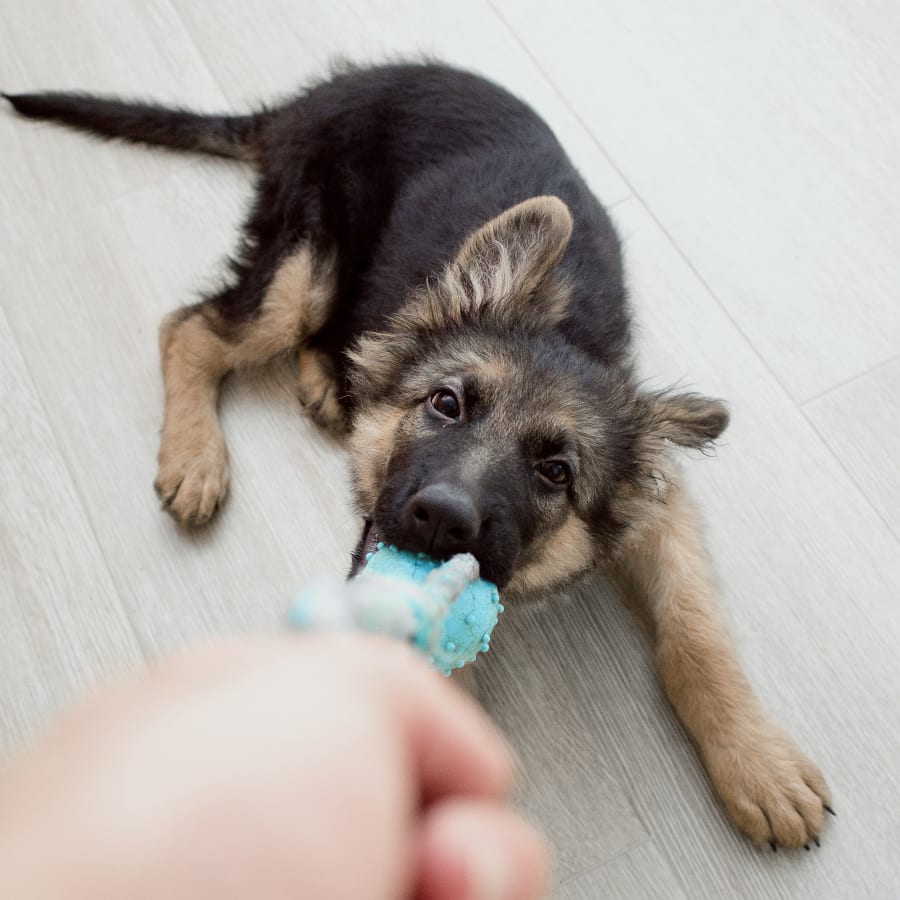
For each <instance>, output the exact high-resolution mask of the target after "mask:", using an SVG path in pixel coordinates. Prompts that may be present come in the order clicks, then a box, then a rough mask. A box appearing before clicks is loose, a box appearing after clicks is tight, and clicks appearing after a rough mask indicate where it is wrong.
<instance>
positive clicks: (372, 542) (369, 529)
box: [347, 518, 381, 578]
mask: <svg viewBox="0 0 900 900" xmlns="http://www.w3.org/2000/svg"><path fill="white" fill-rule="evenodd" d="M380 541H381V534H380V532H379V531H378V528H377V527H376V526H375V520H374V519H372V518H366V519H365V520H364V521H363V530H362V534H361V535H360V537H359V542H358V543H357V545H356V549H355V550H354V551H353V553H352V554H351V557H350V574H349V575H348V576H347V577H348V578H353V577H355V576H356V575H359V573H360V572H361V571H362V570H363V569H364V568H365V567H366V559H367V557H368V556H369V554H370V553H374V552H375V551H376V550H377V549H378V544H379V543H380Z"/></svg>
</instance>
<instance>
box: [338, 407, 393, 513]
mask: <svg viewBox="0 0 900 900" xmlns="http://www.w3.org/2000/svg"><path fill="white" fill-rule="evenodd" d="M403 415H404V411H403V410H402V409H398V408H397V407H396V406H392V405H391V404H389V403H379V404H377V405H376V406H374V407H370V408H368V409H366V410H363V411H362V412H361V413H359V414H358V415H357V417H356V419H355V420H354V422H353V430H352V431H351V433H350V438H349V442H348V449H349V451H350V459H351V461H352V464H353V472H354V480H355V487H356V497H357V504H358V506H359V507H360V511H361V512H362V513H365V514H371V513H372V511H373V510H374V509H375V504H376V502H377V500H378V495H379V493H380V492H381V488H382V486H383V484H384V480H385V477H386V476H387V468H388V462H389V461H390V458H391V452H392V450H393V448H394V441H395V438H396V435H397V430H398V429H399V427H400V421H401V419H402V418H403Z"/></svg>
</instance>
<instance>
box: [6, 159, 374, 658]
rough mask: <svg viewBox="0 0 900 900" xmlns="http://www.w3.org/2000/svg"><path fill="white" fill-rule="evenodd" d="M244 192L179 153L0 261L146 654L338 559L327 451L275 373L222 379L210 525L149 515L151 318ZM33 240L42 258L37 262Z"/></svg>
mask: <svg viewBox="0 0 900 900" xmlns="http://www.w3.org/2000/svg"><path fill="white" fill-rule="evenodd" d="M245 193H246V180H245V178H244V176H243V174H242V173H241V172H240V170H238V169H236V168H234V167H230V166H228V165H216V164H210V165H191V166H189V167H187V168H183V169H181V170H180V171H178V172H177V173H176V174H175V175H173V176H171V177H170V178H166V179H163V180H161V181H160V182H158V183H156V184H154V185H152V186H150V187H148V188H146V189H142V190H138V191H136V192H133V193H131V194H129V195H127V196H126V197H125V198H124V199H122V200H120V201H118V202H116V203H113V204H111V205H109V206H107V207H101V208H99V209H97V210H96V211H94V212H93V213H86V214H83V215H81V216H79V217H75V218H72V219H69V220H66V221H64V222H55V223H53V224H51V225H48V226H46V227H45V230H44V234H43V239H42V241H40V242H38V241H36V242H33V243H32V244H30V245H29V246H28V247H25V248H22V250H21V251H20V253H19V256H18V259H17V263H16V265H15V266H11V267H7V269H6V271H5V272H4V273H3V301H4V303H7V304H8V307H7V310H8V314H9V317H10V320H11V322H12V326H13V329H14V331H15V333H16V335H17V338H18V340H19V341H20V344H21V346H22V347H23V348H24V349H23V352H24V353H25V354H26V355H27V357H28V359H29V362H30V365H31V368H32V372H33V375H34V380H35V383H36V385H37V389H38V392H39V394H40V395H41V397H42V400H43V402H44V404H45V405H46V407H47V409H48V411H49V413H50V415H51V416H52V417H53V419H54V421H55V422H56V423H58V429H59V435H60V445H61V447H62V450H63V453H64V455H65V457H66V459H67V462H68V465H69V467H70V469H71V471H72V473H73V477H74V478H75V481H76V484H77V486H78V490H79V491H80V493H81V495H82V496H83V497H84V498H85V504H86V507H87V514H88V516H89V517H90V520H91V523H92V525H93V528H94V531H95V533H96V534H97V537H98V540H99V541H100V543H101V546H102V548H103V552H104V554H105V556H106V559H107V561H108V563H109V566H110V570H111V572H112V576H113V579H114V581H115V583H116V586H117V588H118V590H119V593H120V595H121V596H122V598H123V602H124V603H125V605H126V608H127V609H128V611H129V613H130V615H131V616H132V619H133V621H134V623H135V627H136V628H137V630H138V632H139V634H140V635H141V640H142V641H143V642H144V644H145V646H147V647H148V650H149V651H150V652H154V653H155V652H159V651H162V650H164V649H169V648H172V647H174V646H178V645H180V644H181V643H183V642H184V641H187V640H189V639H194V638H199V637H203V636H206V635H211V634H217V633H222V632H228V631H233V630H246V629H263V628H271V627H275V626H276V625H277V624H278V622H279V619H280V617H281V616H282V615H283V612H284V609H285V608H286V604H287V603H288V601H289V599H290V595H291V593H292V592H293V590H295V589H296V587H297V585H298V584H299V583H300V580H301V578H302V577H303V576H308V575H309V574H310V572H311V571H314V570H316V569H319V570H322V569H324V570H331V571H335V570H337V571H342V570H343V569H344V568H345V567H346V565H347V563H348V560H349V547H350V546H351V544H352V542H353V539H354V537H355V534H354V530H355V528H356V527H357V523H356V522H355V520H354V519H353V516H352V514H351V512H350V510H349V506H348V489H347V485H346V479H345V478H344V473H343V468H342V460H341V459H340V458H338V457H337V456H336V454H335V451H334V445H333V444H332V443H331V442H330V441H329V440H328V439H326V438H323V437H321V436H320V435H319V434H318V433H317V432H315V430H314V429H313V428H312V426H310V425H309V424H308V423H307V422H306V421H305V420H304V419H303V418H302V416H301V415H300V414H299V410H298V408H297V402H296V398H295V396H294V394H293V385H292V383H291V376H290V373H287V372H285V373H282V374H283V377H282V378H281V380H279V379H278V378H277V377H270V378H268V379H253V378H247V379H245V380H242V381H237V382H234V383H232V384H231V385H229V386H228V387H227V388H226V391H225V396H224V398H223V403H222V406H223V419H224V428H225V432H226V435H227V437H228V438H229V442H230V445H231V451H232V455H231V459H232V465H233V485H234V486H233V491H232V494H231V497H230V499H229V501H228V503H227V504H226V507H225V509H224V510H223V512H222V515H221V517H220V518H219V521H218V522H217V523H215V524H213V525H211V526H210V527H209V528H207V529H206V530H204V531H201V532H199V533H196V534H193V535H186V534H184V533H182V532H180V531H179V530H178V528H177V527H176V526H175V525H174V524H173V523H172V522H171V520H170V519H169V518H168V517H167V516H165V515H164V514H162V513H161V512H160V511H159V509H158V503H157V500H156V497H155V495H154V493H153V489H152V482H153V477H154V474H155V457H156V450H157V440H158V431H159V423H160V421H161V413H162V388H161V383H160V375H159V363H158V351H157V341H156V331H157V326H158V322H159V320H160V318H161V317H162V315H163V314H164V312H166V311H167V310H169V309H171V308H173V307H175V306H177V305H178V303H179V302H180V301H187V300H190V299H191V295H192V288H194V287H196V286H198V285H199V284H201V283H203V282H204V280H206V281H208V280H209V279H210V278H211V277H214V276H213V275H212V273H214V272H215V269H216V266H215V265H214V261H215V260H216V259H217V258H218V257H220V256H221V255H222V254H223V253H224V251H226V250H227V249H229V245H230V243H231V239H232V237H233V234H234V231H235V227H236V224H237V220H238V210H239V208H240V206H241V204H242V201H243V199H244V197H243V195H244V194H245ZM49 247H52V248H53V253H54V265H53V267H52V268H48V267H46V266H45V265H44V264H43V261H44V259H45V258H46V254H47V248H49ZM254 381H257V382H258V385H257V386H256V387H254ZM238 408H239V409H240V414H239V415H235V413H236V412H238ZM311 492H314V494H311ZM313 496H314V498H315V499H314V501H311V497H313Z"/></svg>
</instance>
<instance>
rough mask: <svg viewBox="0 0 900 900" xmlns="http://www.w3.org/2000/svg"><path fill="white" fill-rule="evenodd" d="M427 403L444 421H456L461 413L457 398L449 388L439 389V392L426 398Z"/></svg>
mask: <svg viewBox="0 0 900 900" xmlns="http://www.w3.org/2000/svg"><path fill="white" fill-rule="evenodd" d="M428 402H429V403H430V404H431V407H432V409H434V411H435V412H437V413H439V414H440V415H442V416H443V417H444V418H445V419H458V418H459V415H460V412H461V411H462V410H461V408H460V403H459V397H457V396H456V394H454V393H453V391H451V390H450V389H449V388H441V389H440V390H439V391H435V392H434V393H433V394H432V395H431V396H430V397H429V398H428Z"/></svg>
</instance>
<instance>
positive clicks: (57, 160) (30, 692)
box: [0, 0, 900, 900]
mask: <svg viewBox="0 0 900 900" xmlns="http://www.w3.org/2000/svg"><path fill="white" fill-rule="evenodd" d="M0 22H2V24H0V87H2V88H3V89H5V90H11V91H14V90H21V89H27V88H40V87H45V88H50V87H56V88H76V87H77V88H85V89H95V90H102V91H107V92H121V93H125V94H127V93H138V94H141V95H153V96H156V97H159V98H161V99H164V100H165V99H169V100H178V101H181V102H184V103H190V104H194V105H196V106H198V107H205V108H212V109H219V108H223V107H224V108H234V109H244V108H246V106H247V105H248V104H249V103H250V102H251V101H253V100H259V99H267V98H272V97H273V96H277V95H279V94H283V93H285V92H287V91H290V90H291V89H293V88H294V87H295V86H296V85H297V84H298V83H300V82H302V81H303V80H304V79H306V78H309V77H311V76H314V75H316V74H317V73H321V72H322V71H323V69H324V68H325V66H326V63H327V61H328V60H329V59H330V58H331V57H333V56H335V55H343V56H348V57H351V58H354V59H381V58H384V57H385V56H387V55H390V54H398V53H410V52H413V51H423V50H424V51H429V52H432V53H436V54H439V55H440V56H443V57H444V58H446V59H448V60H451V61H454V62H457V63H460V64H463V65H465V66H469V67H473V68H475V69H477V70H480V71H482V72H484V73H486V74H488V75H490V76H492V77H494V78H496V79H497V80H499V81H500V82H502V83H503V84H505V85H507V86H509V87H510V88H512V89H513V90H514V91H516V92H518V93H519V94H520V95H521V96H523V97H524V98H526V99H527V100H529V101H530V102H531V103H532V104H533V105H534V106H535V107H536V108H537V109H538V110H539V111H540V112H542V113H543V114H544V115H545V116H546V117H547V119H548V120H549V122H550V123H551V125H552V126H553V127H554V129H555V130H556V131H557V133H558V135H559V137H560V138H561V139H562V141H563V143H564V144H565V145H566V146H567V147H568V148H569V150H570V152H571V154H572V156H573V157H574V159H575V160H576V162H577V164H578V165H579V166H580V167H581V169H582V171H583V172H584V173H585V175H586V177H587V178H588V179H589V181H590V183H591V185H592V186H593V187H594V188H595V189H596V191H597V193H598V195H599V196H600V197H601V199H603V200H604V201H605V202H606V203H607V204H608V205H609V206H611V207H612V208H613V213H614V216H615V219H616V221H617V223H618V225H619V227H620V229H621V233H622V236H623V238H624V242H625V247H626V251H627V257H628V264H629V269H630V277H631V284H632V290H633V295H634V302H635V305H636V307H637V313H638V319H639V322H640V348H641V359H642V366H643V369H644V371H645V372H646V373H647V375H648V376H650V377H652V378H653V379H654V381H655V382H656V383H659V384H666V383H671V382H675V381H678V380H679V379H683V380H684V381H685V382H686V383H688V384H693V385H696V386H697V388H698V389H701V390H704V391H707V392H709V393H712V394H716V395H719V396H723V397H726V398H728V399H729V400H730V401H731V403H732V407H733V412H734V424H733V426H732V428H731V429H730V431H729V432H728V434H727V439H726V440H725V441H724V442H723V444H722V446H721V448H720V449H719V452H718V455H717V457H716V458H713V459H703V458H699V459H697V460H693V459H691V460H687V461H686V467H687V469H688V475H687V477H688V478H689V480H690V481H691V482H692V483H693V485H694V486H695V490H696V492H697V494H698V495H699V497H700V498H701V501H702V503H703V506H704V509H705V514H706V518H707V521H708V525H709V540H710V543H711V545H712V548H713V552H714V555H715V558H716V560H717V566H718V571H719V574H720V577H721V582H722V590H723V602H724V604H725V606H726V609H727V613H728V616H729V618H730V620H731V622H732V625H733V630H734V633H735V637H736V640H737V642H738V644H739V647H740V652H741V655H742V657H743V659H744V661H745V663H746V666H747V668H748V670H749V672H750V674H751V676H752V679H753V681H754V683H755V684H756V685H757V687H758V689H759V691H760V693H761V694H762V696H763V697H764V698H766V701H767V703H768V706H769V707H770V709H771V710H772V712H773V713H774V714H775V715H776V717H777V718H778V719H779V720H780V721H781V722H782V723H783V724H784V725H785V727H787V728H788V729H789V730H790V731H791V732H792V733H793V734H794V735H795V736H796V737H797V739H798V740H799V742H800V743H801V745H802V746H804V747H805V748H806V749H807V750H808V752H809V753H810V755H811V756H812V757H814V758H815V759H816V760H817V761H818V762H819V763H820V764H821V766H822V768H823V769H824V770H825V772H826V774H827V776H828V778H829V780H830V783H831V786H832V788H833V792H834V797H835V806H836V808H837V811H838V817H837V818H836V819H835V820H833V821H831V822H830V823H829V827H828V829H827V831H826V833H825V835H824V840H823V844H822V848H821V850H815V851H814V852H812V853H804V852H803V851H800V852H799V853H790V852H781V853H778V854H772V853H771V852H770V851H765V852H762V851H760V850H757V849H755V848H754V847H752V846H751V845H749V844H748V843H747V842H745V841H744V840H743V839H742V838H740V837H739V836H737V835H736V834H735V833H734V832H733V831H732V829H731V827H730V826H729V824H728V822H727V821H726V818H725V816H724V814H723V813H722V811H721V809H720V808H719V806H718V805H717V803H716V801H715V800H714V798H713V796H712V794H711V791H710V787H709V785H708V783H707V781H706V779H705V776H704V774H703V771H702V769H701V767H700V765H699V764H698V762H697V759H696V758H695V755H694V753H693V750H692V748H691V746H690V745H689V743H688V741H687V740H686V738H685V735H684V733H683V731H682V730H681V729H680V727H679V725H678V724H677V722H676V720H675V718H674V716H673V714H672V713H671V711H670V710H669V708H668V707H667V705H666V703H665V701H664V699H663V697H662V695H661V692H660V690H659V688H658V687H657V684H656V681H655V679H654V676H653V672H652V666H651V660H650V657H649V653H648V649H647V646H646V644H645V642H644V640H643V638H642V636H641V634H640V632H639V630H638V628H637V627H636V626H635V624H634V623H633V621H632V620H631V618H630V617H629V615H628V614H627V613H626V612H625V611H624V610H623V608H622V607H621V605H620V604H619V602H618V600H617V598H616V597H615V595H614V593H613V592H612V591H611V589H610V588H609V587H608V586H606V585H604V584H601V583H592V584H588V585H585V586H584V587H582V588H579V589H577V590H572V591H570V592H568V593H566V594H565V595H563V596H559V597H553V598H549V599H548V600H547V601H546V602H545V603H542V604H539V605H535V606H531V607H528V608H524V609H518V610H515V611H513V612H511V613H510V614H509V615H508V616H507V617H506V618H505V619H504V622H503V623H502V627H501V628H500V629H498V634H497V638H496V646H495V649H494V650H493V651H492V653H491V654H489V656H488V658H487V660H486V665H485V666H483V667H482V668H481V678H480V680H481V687H482V691H483V695H484V697H485V698H486V702H487V704H488V705H489V707H490V709H491V710H492V712H493V713H494V715H495V716H496V718H497V719H498V721H499V722H500V723H501V724H502V725H503V727H504V728H505V729H506V730H507V732H508V733H509V735H510V737H511V739H512V741H513V743H514V744H515V745H516V747H517V748H518V750H519V753H520V755H521V758H522V761H523V771H524V781H523V786H522V790H521V795H520V796H521V802H522V804H523V805H524V807H525V808H526V809H527V810H528V811H529V812H530V813H531V814H532V815H533V816H534V817H535V819H537V820H538V821H539V822H540V823H541V824H542V825H543V826H544V828H545V829H546V830H547V831H548V832H549V833H550V834H551V835H552V837H553V838H554V841H555V843H556V847H557V860H558V866H557V875H558V885H559V886H558V889H557V894H558V896H559V897H561V898H570V900H574V898H579V900H580V898H601V897H623V898H651V897H653V898H678V897H691V898H695V897H704V898H728V897H754V898H771V897H790V898H801V897H804V898H805V897H809V898H816V900H822V898H854V900H856V898H889V897H900V850H898V847H900V654H898V650H900V591H898V588H900V465H898V459H900V425H898V422H900V399H898V398H900V189H898V185H900V53H898V52H897V48H898V45H900V6H898V5H897V4H896V3H886V2H878V0H795V2H793V3H784V2H778V0H752V2H750V0H735V2H731V3H716V2H713V0H688V2H686V3H671V2H669V0H642V2H635V0H591V2H587V0H584V2H575V0H561V2H559V3H555V4H547V3H546V2H538V0H494V2H486V0H455V2H453V3H439V2H436V0H399V2H398V0H392V2H387V0H369V2H359V3H351V2H349V0H327V2H326V0H261V2H256V3H246V2H237V0H223V2H220V3H215V4H213V3H200V2H198V0H119V2H117V3H115V4H112V3H108V2H103V0H82V2H79V3H78V4H73V3H71V2H63V0H29V2H27V3H26V2H22V0H0ZM0 172H2V187H0V377H2V382H0V383H2V406H0V753H2V752H5V751H6V750H8V749H9V748H10V747H11V746H12V745H14V744H15V743H17V742H18V741H20V740H21V739H22V738H23V737H24V736H26V735H28V734H30V733H32V732H33V731H34V729H35V728H36V727H37V726H38V725H39V723H41V722H42V721H43V720H44V719H45V718H46V717H47V716H48V715H49V714H50V713H51V712H52V711H53V710H55V709H58V708H59V707H60V706H61V705H62V704H63V703H65V702H66V701H67V700H68V699H69V698H70V697H71V696H72V695H73V694H74V693H76V692H78V691H81V690H83V689H84V688H85V687H86V686H87V685H89V684H91V683H92V682H93V681H95V680H96V679H97V678H98V677H99V676H101V675H103V674H106V673H109V672H111V671H115V670H119V669H122V668H125V667H129V666H132V665H135V664H140V663H141V661H142V660H144V659H146V658H150V657H154V656H156V655H158V654H160V653H162V652H164V651H167V650H171V649H173V648H176V647H179V646H181V645H183V644H184V643H185V642H187V641H189V640H192V639H195V638H200V637H202V636H204V635H212V634H221V633H225V632H260V631H266V630H271V629H274V628H277V627H279V622H280V618H281V616H282V613H283V611H284V609H285V605H286V602H287V601H288V599H289V597H290V596H291V594H292V593H293V591H294V590H295V588H296V587H297V586H298V585H299V584H301V583H302V582H303V580H304V579H305V578H307V577H308V576H309V575H310V574H311V573H313V572H315V571H321V570H330V571H343V568H344V566H345V563H346V559H347V554H348V550H349V548H350V546H351V544H352V542H353V540H354V537H355V533H356V529H357V523H356V522H355V521H354V518H353V514H352V512H351V509H350V506H349V502H348V501H349V497H348V491H347V485H346V481H345V477H344V474H345V473H344V459H343V456H342V452H341V451H340V449H339V448H337V447H336V446H335V445H334V444H332V443H331V442H330V441H329V440H327V439H326V438H324V437H322V436H320V435H319V434H317V433H316V432H315V431H314V429H313V428H312V426H311V425H309V424H308V423H307V422H306V421H304V420H303V419H302V417H301V416H300V414H299V413H298V411H297V408H296V403H295V400H294V397H293V392H292V389H291V386H290V379H289V377H288V374H287V373H285V372H276V373H275V374H274V375H273V376H272V377H267V378H264V379H260V381H259V382H258V383H251V382H250V381H239V382H236V383H234V384H231V385H230V386H229V388H228V390H227V391H226V396H225V400H224V418H225V428H226V431H227V434H228V438H229V441H230V446H231V453H232V461H233V476H234V489H233V495H232V497H231V499H230V502H229V503H228V505H227V507H226V509H225V510H224V512H223V515H222V516H221V518H220V520H219V521H218V522H217V523H216V524H215V525H214V526H213V527H211V528H209V529H208V530H206V531H205V532H204V533H202V534H199V535H197V536H195V537H191V538H187V537H185V536H183V535H182V534H180V533H179V532H178V531H177V529H176V528H175V527H174V526H173V524H172V522H170V521H169V520H168V519H167V518H166V517H165V516H163V515H162V514H161V513H160V512H159V510H158V508H157V503H156V500H155V498H154V496H153V492H152V490H151V482H152V480H153V474H154V457H155V453H156V441H157V432H158V427H159V423H160V413H161V389H160V380H159V376H158V369H157V349H156V327H157V323H158V321H159V319H160V317H161V316H162V315H163V314H164V313H165V312H166V311H168V310H169V309H171V308H172V307H173V306H175V305H177V304H179V303H181V302H184V301H187V300H190V299H191V297H192V294H193V292H194V291H195V290H196V289H197V288H198V287H200V286H202V285H203V284H204V283H206V282H207V281H208V280H209V279H210V278H213V277H214V276H215V273H216V265H217V262H218V261H219V260H220V258H221V257H222V255H223V254H224V253H225V252H227V251H228V250H229V248H230V245H231V242H232V238H233V235H234V232H235V226H236V224H237V222H238V219H239V215H240V210H241V208H242V204H243V203H244V202H245V201H246V199H247V196H248V180H247V176H246V174H245V173H244V172H243V171H242V170H240V169H239V168H237V167H234V166H231V165H229V164H225V163H215V162H206V161H203V160H199V161H198V160H193V159H189V158H186V157H178V156H174V155H167V154H163V153H153V152H150V151H142V150H137V149H128V148H123V147H113V146H99V145H96V144H91V143H90V142H88V141H87V140H85V139H82V138H80V137H78V136H73V135H71V134H66V133H63V132H60V131H57V130H53V129H50V128H48V127H42V126H33V125H28V124H26V123H24V122H20V121H16V120H15V119H14V118H13V116H12V115H10V114H7V113H6V112H5V111H4V112H2V113H0Z"/></svg>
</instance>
